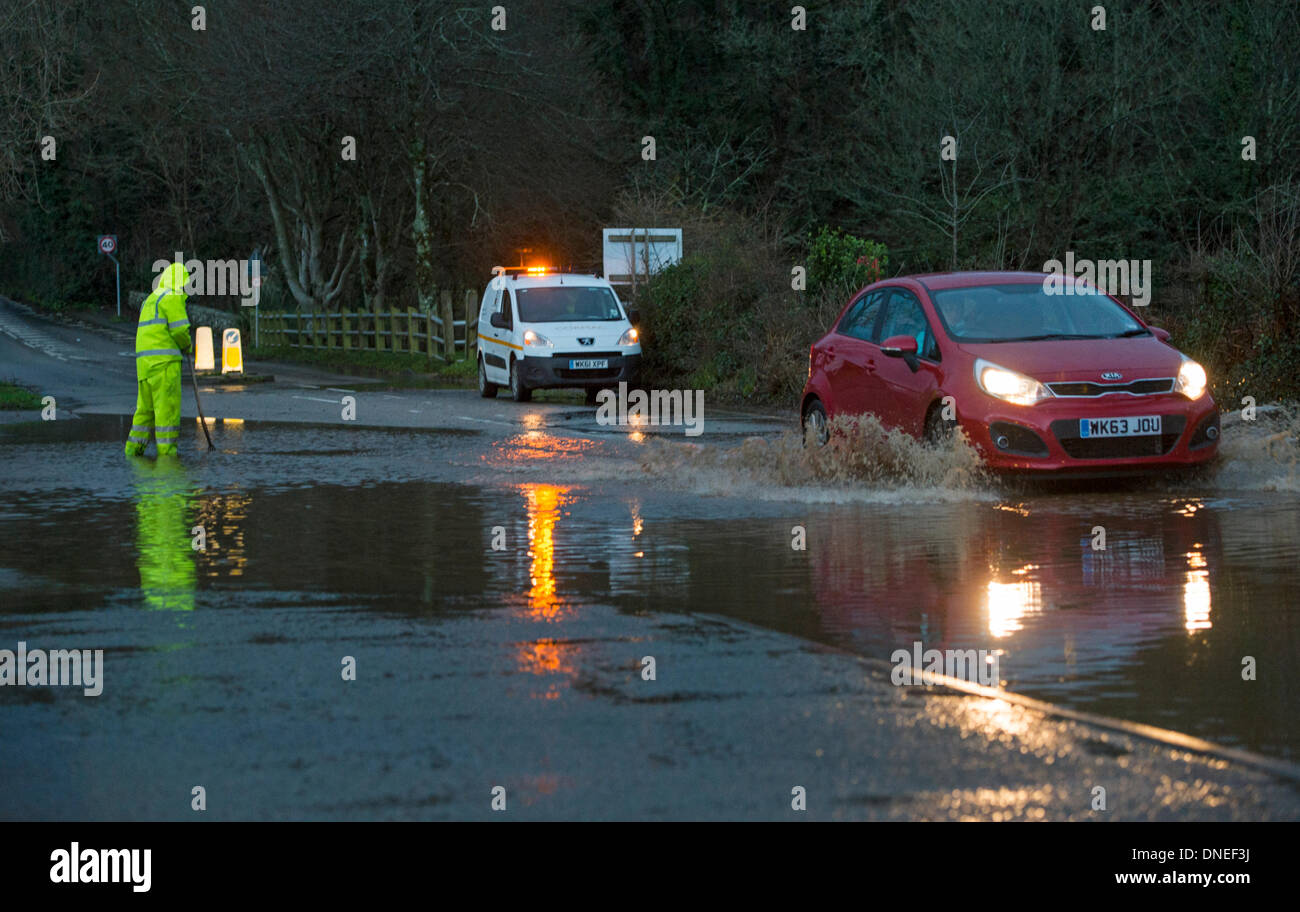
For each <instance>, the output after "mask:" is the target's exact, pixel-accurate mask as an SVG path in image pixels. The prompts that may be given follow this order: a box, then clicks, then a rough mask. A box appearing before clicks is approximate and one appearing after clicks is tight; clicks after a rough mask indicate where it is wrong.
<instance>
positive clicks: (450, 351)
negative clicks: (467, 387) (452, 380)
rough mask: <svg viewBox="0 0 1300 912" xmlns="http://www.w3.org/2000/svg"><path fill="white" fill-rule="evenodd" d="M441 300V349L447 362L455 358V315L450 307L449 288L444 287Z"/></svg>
mask: <svg viewBox="0 0 1300 912" xmlns="http://www.w3.org/2000/svg"><path fill="white" fill-rule="evenodd" d="M440 297H441V300H442V350H443V352H444V357H445V359H446V361H447V363H448V364H451V363H452V362H453V361H455V360H456V315H455V314H454V313H453V312H452V308H451V289H450V288H444V289H443V291H442V294H441V296H440Z"/></svg>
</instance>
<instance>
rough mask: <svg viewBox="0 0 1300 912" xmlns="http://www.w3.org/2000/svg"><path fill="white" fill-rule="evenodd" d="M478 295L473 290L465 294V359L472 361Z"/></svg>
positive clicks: (475, 336)
mask: <svg viewBox="0 0 1300 912" xmlns="http://www.w3.org/2000/svg"><path fill="white" fill-rule="evenodd" d="M477 329H478V295H477V294H475V293H474V289H472V288H471V289H469V290H468V291H466V292H465V357H466V358H467V359H470V360H473V355H472V352H473V351H474V350H475V349H476V348H477V347H478V336H477V335H475V332H476V330H477Z"/></svg>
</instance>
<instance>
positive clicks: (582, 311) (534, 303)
mask: <svg viewBox="0 0 1300 912" xmlns="http://www.w3.org/2000/svg"><path fill="white" fill-rule="evenodd" d="M515 297H516V299H517V300H518V302H519V319H520V320H521V321H523V322H524V323H580V322H588V321H591V320H621V319H623V312H622V311H621V310H619V307H618V299H617V298H615V297H614V292H612V291H610V290H609V289H608V288H599V287H592V286H590V285H588V286H583V285H548V286H546V287H545V288H516V289H515Z"/></svg>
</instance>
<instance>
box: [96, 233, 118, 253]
mask: <svg viewBox="0 0 1300 912" xmlns="http://www.w3.org/2000/svg"><path fill="white" fill-rule="evenodd" d="M116 249H117V235H116V234H101V235H100V236H99V252H100V253H112V252H113V251H114V250H116Z"/></svg>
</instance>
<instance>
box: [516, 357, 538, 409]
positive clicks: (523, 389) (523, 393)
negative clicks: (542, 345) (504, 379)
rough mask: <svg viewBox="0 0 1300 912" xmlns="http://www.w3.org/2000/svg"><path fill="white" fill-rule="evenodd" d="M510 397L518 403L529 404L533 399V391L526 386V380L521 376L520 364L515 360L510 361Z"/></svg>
mask: <svg viewBox="0 0 1300 912" xmlns="http://www.w3.org/2000/svg"><path fill="white" fill-rule="evenodd" d="M510 395H511V396H512V397H514V400H515V401H516V402H527V401H528V400H530V399H532V398H533V391H532V390H530V389H529V388H528V387H527V386H526V385H525V384H524V378H523V377H521V376H519V362H518V361H516V360H515V359H514V358H511V359H510Z"/></svg>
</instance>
